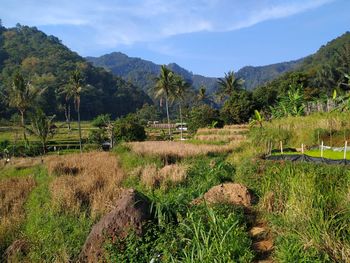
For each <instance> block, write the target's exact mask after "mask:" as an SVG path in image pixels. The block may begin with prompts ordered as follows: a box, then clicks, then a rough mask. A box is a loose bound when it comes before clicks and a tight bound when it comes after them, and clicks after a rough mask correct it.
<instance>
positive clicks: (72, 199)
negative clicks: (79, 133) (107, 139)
mask: <svg viewBox="0 0 350 263" xmlns="http://www.w3.org/2000/svg"><path fill="white" fill-rule="evenodd" d="M48 170H49V173H50V174H51V175H55V176H56V177H55V178H54V179H53V181H52V183H51V185H50V189H51V194H52V201H53V203H54V204H55V205H56V206H57V207H58V208H57V209H59V210H60V211H66V212H67V211H69V212H72V213H73V214H79V213H80V212H82V211H86V212H88V213H90V214H91V216H92V217H96V216H100V215H102V214H104V213H105V212H106V211H109V210H110V209H111V206H112V204H113V201H115V200H116V198H118V192H119V188H120V185H121V182H122V181H123V179H124V178H125V175H124V172H123V171H122V169H121V167H120V165H119V162H118V160H117V158H116V156H114V155H112V154H109V153H106V152H91V153H84V154H74V155H65V156H55V157H50V159H49V160H48ZM57 176H58V177H57Z"/></svg>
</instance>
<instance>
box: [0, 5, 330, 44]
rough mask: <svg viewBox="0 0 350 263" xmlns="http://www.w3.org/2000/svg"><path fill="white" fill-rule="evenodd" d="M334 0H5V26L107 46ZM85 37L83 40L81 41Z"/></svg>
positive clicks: (226, 26)
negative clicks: (84, 31) (50, 28)
mask: <svg viewBox="0 0 350 263" xmlns="http://www.w3.org/2000/svg"><path fill="white" fill-rule="evenodd" d="M332 1H335V0H245V1H240V0H197V1H191V0H172V1H163V0H139V1H132V0H129V1H125V0H124V1H123V0H100V1H99V0H90V1H84V0H75V1H73V0H60V1H53V0H48V1H44V0H43V1H37V0H25V1H23V0H2V3H1V6H2V7H1V9H0V17H2V19H3V22H4V23H5V24H10V25H14V24H15V23H17V22H20V23H22V24H29V25H37V26H44V25H45V26H47V25H71V26H76V27H87V28H89V30H91V36H93V40H92V41H94V43H95V44H98V45H101V46H105V47H117V46H118V45H131V44H134V43H136V42H152V41H155V40H160V39H164V38H166V37H169V36H173V35H178V34H186V33H193V32H200V31H210V32H217V31H221V32H222V31H232V30H238V29H241V28H244V27H250V26H253V25H255V24H257V23H260V22H263V21H267V20H271V19H278V18H283V17H288V16H292V15H295V14H298V13H301V12H304V11H306V10H310V9H314V8H317V7H320V6H322V5H324V4H327V3H329V2H332ZM82 41H83V40H82Z"/></svg>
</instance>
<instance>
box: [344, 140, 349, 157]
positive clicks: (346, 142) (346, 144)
mask: <svg viewBox="0 0 350 263" xmlns="http://www.w3.org/2000/svg"><path fill="white" fill-rule="evenodd" d="M347 147H348V141H345V146H344V160H346V148H347Z"/></svg>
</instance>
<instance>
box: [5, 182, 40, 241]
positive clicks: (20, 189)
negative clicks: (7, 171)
mask: <svg viewBox="0 0 350 263" xmlns="http://www.w3.org/2000/svg"><path fill="white" fill-rule="evenodd" d="M34 187H35V180H34V178H33V177H32V176H28V177H18V178H9V179H5V180H1V181H0V243H2V244H3V242H4V240H3V239H4V238H6V236H8V235H9V234H10V233H13V232H14V230H15V229H16V228H17V227H18V225H19V224H20V222H21V221H22V220H23V219H24V216H25V211H24V207H23V206H24V203H25V202H26V200H27V197H28V195H29V193H30V192H31V190H32V189H33V188H34Z"/></svg>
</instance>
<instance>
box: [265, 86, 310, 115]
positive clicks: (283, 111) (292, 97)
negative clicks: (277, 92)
mask: <svg viewBox="0 0 350 263" xmlns="http://www.w3.org/2000/svg"><path fill="white" fill-rule="evenodd" d="M302 88H303V87H302V85H300V86H294V85H290V89H289V90H288V92H287V94H286V95H285V96H281V97H280V98H279V101H278V103H277V105H276V106H274V107H271V113H272V117H274V118H283V117H288V116H301V115H303V114H304V98H303V95H302V93H301V90H302Z"/></svg>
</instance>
